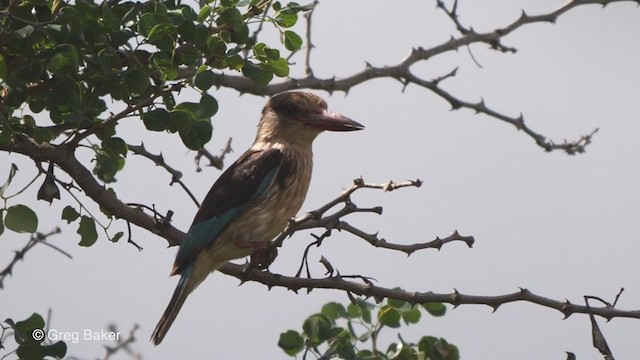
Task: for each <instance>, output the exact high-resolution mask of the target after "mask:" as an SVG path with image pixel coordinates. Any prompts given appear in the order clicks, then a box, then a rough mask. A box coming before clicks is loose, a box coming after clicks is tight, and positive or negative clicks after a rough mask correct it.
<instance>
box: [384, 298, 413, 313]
mask: <svg viewBox="0 0 640 360" xmlns="http://www.w3.org/2000/svg"><path fill="white" fill-rule="evenodd" d="M387 304H389V305H390V306H392V307H394V308H396V309H398V310H400V311H407V310H410V309H411V308H412V307H413V306H412V305H411V304H409V303H408V302H406V301H403V300H396V299H391V298H389V299H387Z"/></svg>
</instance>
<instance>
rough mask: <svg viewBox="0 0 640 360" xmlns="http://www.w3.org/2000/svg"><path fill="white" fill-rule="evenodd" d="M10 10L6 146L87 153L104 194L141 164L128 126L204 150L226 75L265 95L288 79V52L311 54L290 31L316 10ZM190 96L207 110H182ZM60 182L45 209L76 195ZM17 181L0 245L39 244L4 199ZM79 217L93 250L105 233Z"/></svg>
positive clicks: (5, 16)
mask: <svg viewBox="0 0 640 360" xmlns="http://www.w3.org/2000/svg"><path fill="white" fill-rule="evenodd" d="M8 3H9V6H8V7H7V8H6V9H4V10H2V11H1V12H0V45H1V46H0V146H9V145H10V144H12V143H16V142H18V141H20V140H22V139H29V141H33V142H35V143H37V144H47V145H51V146H53V147H55V148H61V149H64V150H65V151H68V152H69V153H74V152H76V151H77V149H78V148H79V147H83V148H87V149H89V151H90V152H91V155H92V159H91V165H90V166H92V169H91V170H92V172H93V175H94V176H95V177H96V178H97V179H98V180H99V181H101V182H102V183H112V182H115V181H117V175H118V173H119V172H120V171H122V170H124V169H125V167H126V160H127V156H128V155H129V154H130V152H131V150H130V149H129V145H128V144H127V140H126V139H127V136H126V134H124V133H122V132H118V124H119V123H120V121H122V120H123V119H131V120H128V121H139V122H140V123H141V125H143V126H144V128H145V129H146V130H148V131H153V132H164V133H168V134H176V135H178V136H179V138H180V139H181V141H182V143H183V144H184V146H185V147H186V148H187V149H190V150H200V149H202V148H203V146H204V145H205V144H206V143H207V142H209V140H210V139H211V136H212V131H213V128H212V125H211V118H212V117H213V116H214V115H215V114H216V113H217V112H218V101H217V99H216V98H215V95H214V94H209V93H208V91H211V89H212V88H213V87H214V86H215V85H216V76H217V75H216V74H218V73H219V72H220V71H223V70H226V71H232V72H237V73H242V74H244V75H245V76H247V77H249V78H250V79H252V80H253V81H254V82H255V83H256V84H257V85H259V86H265V85H267V84H268V83H269V82H270V81H271V80H272V79H273V78H274V76H276V77H286V76H288V75H289V64H288V63H287V60H286V59H285V58H284V57H283V56H282V54H281V52H280V50H278V48H282V47H284V49H286V50H287V51H290V52H293V51H297V50H299V49H300V48H301V46H302V39H301V38H300V36H299V35H297V34H296V33H295V32H293V31H292V30H291V27H292V26H294V25H295V24H296V23H297V21H298V15H299V14H300V13H301V12H305V11H309V10H310V9H311V7H309V6H301V5H299V4H297V3H294V2H290V3H280V2H278V1H269V2H265V1H259V0H251V1H239V0H221V1H205V2H201V5H200V6H199V7H198V8H195V7H193V6H190V5H189V4H187V3H181V2H179V1H173V0H148V1H142V2H140V1H103V2H92V1H87V0H79V1H72V2H62V1H53V2H52V1H47V0H26V1H18V0H10V1H8ZM264 24H271V25H272V26H274V27H275V28H276V29H277V30H278V31H279V32H280V33H281V34H282V37H281V43H279V44H270V45H267V44H266V43H264V42H259V41H258V36H257V35H258V33H259V31H258V29H261V28H262V26H263V25H264ZM185 88H188V89H190V90H191V93H195V94H196V96H197V98H196V99H197V100H196V101H185V100H184V99H182V98H181V95H180V92H181V91H182V90H183V89H185ZM38 168H39V169H40V174H39V175H43V174H44V173H45V171H44V170H43V169H42V168H41V166H40V165H38ZM56 169H58V167H56ZM53 170H54V164H53V163H51V164H50V168H49V171H48V172H46V179H45V181H44V183H43V184H42V186H41V187H40V191H39V192H38V199H39V200H45V201H48V202H50V203H51V202H52V201H53V200H54V199H60V188H59V187H60V186H63V187H66V188H67V190H69V189H70V188H73V187H74V185H73V184H72V183H69V184H66V185H65V184H64V183H62V182H60V181H59V180H58V178H56V177H55V176H54V174H53ZM14 174H15V169H13V168H12V170H11V173H10V176H9V179H8V180H7V183H6V184H5V185H4V186H3V187H2V189H0V197H2V199H3V200H4V206H3V207H2V208H0V234H1V233H2V232H3V231H4V228H5V226H6V228H8V229H10V230H13V231H16V232H19V233H34V232H35V231H36V230H37V226H38V217H37V215H36V213H35V212H34V211H33V210H31V209H30V208H29V207H27V206H25V205H22V204H15V205H13V206H8V205H7V199H9V198H10V197H5V196H4V190H5V189H6V187H7V186H8V185H9V183H10V182H11V179H12V178H13V175H14ZM33 181H35V179H34V180H33ZM33 181H32V182H31V183H29V185H31V184H32V183H33ZM29 185H27V187H28V186H29ZM108 190H109V191H112V190H111V189H108ZM23 191H24V189H23V190H21V191H19V192H18V194H19V193H21V192H23ZM16 195H17V194H16ZM76 200H77V199H76ZM78 205H79V206H78V207H76V208H74V207H71V206H67V207H66V208H65V209H64V211H63V213H62V218H63V219H64V220H66V221H67V222H68V223H70V222H72V221H78V222H79V227H78V230H77V232H78V234H80V235H81V238H82V240H81V241H80V245H82V246H90V245H92V244H93V243H95V241H96V239H97V232H96V225H99V226H101V227H103V228H104V226H102V225H100V224H99V223H98V220H97V219H95V218H94V217H93V216H92V215H91V214H90V213H88V212H83V210H86V209H85V208H84V206H83V205H82V204H81V203H80V202H79V201H78ZM101 210H103V212H104V213H105V214H106V215H107V217H109V218H111V214H109V213H108V212H107V211H106V210H104V209H101ZM105 230H106V229H105ZM120 237H122V233H117V234H116V235H115V236H114V237H112V238H111V240H113V241H117V240H118V239H119V238H120Z"/></svg>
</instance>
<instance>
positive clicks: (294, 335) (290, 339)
mask: <svg viewBox="0 0 640 360" xmlns="http://www.w3.org/2000/svg"><path fill="white" fill-rule="evenodd" d="M278 346H279V347H280V348H281V349H282V350H283V351H284V352H285V353H286V354H287V355H289V356H295V355H296V354H297V353H299V352H300V351H302V349H303V348H304V339H303V338H302V336H300V334H299V333H298V332H297V331H295V330H287V331H286V332H283V333H281V334H280V340H278Z"/></svg>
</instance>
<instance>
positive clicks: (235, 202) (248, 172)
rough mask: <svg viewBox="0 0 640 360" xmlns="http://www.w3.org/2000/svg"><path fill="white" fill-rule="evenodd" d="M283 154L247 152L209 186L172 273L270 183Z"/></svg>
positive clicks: (271, 151) (193, 256)
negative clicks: (209, 188)
mask: <svg viewBox="0 0 640 360" xmlns="http://www.w3.org/2000/svg"><path fill="white" fill-rule="evenodd" d="M282 159H283V154H282V152H281V151H280V150H278V149H267V150H261V151H256V150H249V151H247V152H246V153H244V154H243V155H242V156H241V157H240V158H239V159H238V160H237V161H236V162H235V163H233V165H231V166H230V167H229V168H228V169H227V170H226V171H225V172H224V173H223V174H222V175H221V176H220V177H219V178H218V180H217V181H216V182H215V184H213V187H212V188H211V190H209V193H208V194H207V196H206V197H205V199H204V201H203V202H202V205H200V209H199V210H198V213H197V214H196V216H195V218H194V220H193V223H192V224H191V227H190V228H189V231H188V232H187V235H186V237H185V239H184V242H183V243H182V244H181V245H180V249H179V250H178V255H177V256H176V261H175V264H174V270H173V274H179V273H181V272H182V268H183V266H184V265H185V264H188V263H190V262H191V261H193V260H195V258H196V256H197V255H198V253H199V252H200V250H202V249H205V248H207V247H209V246H211V245H212V244H213V243H215V241H216V239H217V238H218V235H220V233H221V232H222V231H223V230H224V229H225V228H226V227H227V226H228V225H229V224H231V223H232V222H233V221H234V220H235V219H236V218H237V217H238V216H240V215H241V214H242V213H244V212H245V211H246V209H247V207H248V206H249V205H250V204H251V203H252V202H253V201H254V200H255V199H256V198H258V197H259V196H260V195H262V194H263V193H264V192H265V191H266V190H267V189H268V188H269V186H271V184H272V183H273V181H274V179H275V177H276V174H277V173H278V170H279V169H280V166H281V165H282Z"/></svg>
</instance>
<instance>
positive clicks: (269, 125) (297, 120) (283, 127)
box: [257, 91, 364, 144]
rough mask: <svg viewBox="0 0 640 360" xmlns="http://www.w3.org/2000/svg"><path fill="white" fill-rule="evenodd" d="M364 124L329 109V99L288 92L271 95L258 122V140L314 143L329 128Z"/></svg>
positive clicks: (329, 129) (354, 127) (353, 127)
mask: <svg viewBox="0 0 640 360" xmlns="http://www.w3.org/2000/svg"><path fill="white" fill-rule="evenodd" d="M362 129H364V126H362V125H361V124H360V123H357V122H355V121H353V120H351V119H349V118H347V117H346V116H343V115H340V114H337V113H334V112H331V111H329V110H327V102H326V101H324V100H323V99H322V98H321V97H319V96H317V95H314V94H312V93H308V92H300V91H293V92H285V93H281V94H278V95H275V96H274V97H272V98H271V99H270V100H269V101H268V102H267V104H266V105H265V107H264V109H262V119H261V120H260V123H259V124H258V139H257V140H262V141H287V142H300V143H309V144H310V143H311V142H312V141H313V139H315V137H316V136H318V134H320V133H321V132H323V131H325V130H328V131H354V130H362Z"/></svg>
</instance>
